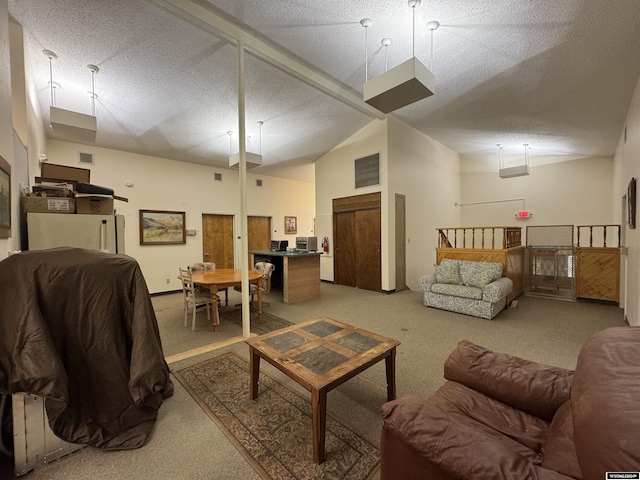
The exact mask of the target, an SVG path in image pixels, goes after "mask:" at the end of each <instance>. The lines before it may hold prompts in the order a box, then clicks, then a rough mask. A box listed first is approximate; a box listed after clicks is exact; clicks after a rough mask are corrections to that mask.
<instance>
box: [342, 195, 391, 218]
mask: <svg viewBox="0 0 640 480" xmlns="http://www.w3.org/2000/svg"><path fill="white" fill-rule="evenodd" d="M381 201H382V196H381V194H380V192H376V193H367V194H365V195H355V196H353V197H343V198H334V199H333V213H337V212H349V211H355V210H365V209H369V208H380V205H381Z"/></svg>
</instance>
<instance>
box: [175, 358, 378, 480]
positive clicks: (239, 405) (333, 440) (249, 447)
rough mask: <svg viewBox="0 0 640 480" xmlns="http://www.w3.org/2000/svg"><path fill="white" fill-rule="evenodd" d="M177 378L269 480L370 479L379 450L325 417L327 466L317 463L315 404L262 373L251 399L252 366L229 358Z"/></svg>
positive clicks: (203, 364) (182, 372) (192, 368)
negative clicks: (256, 389) (313, 412)
mask: <svg viewBox="0 0 640 480" xmlns="http://www.w3.org/2000/svg"><path fill="white" fill-rule="evenodd" d="M173 374H174V375H175V377H176V378H177V379H178V380H179V381H180V383H181V384H182V385H183V386H184V387H185V389H186V390H187V391H188V392H189V393H190V394H191V396H192V397H193V398H194V399H195V400H196V402H197V403H198V404H199V405H200V406H201V407H202V408H203V410H205V412H206V413H207V414H208V415H209V417H210V418H211V419H212V420H213V421H214V422H215V423H216V424H217V425H218V426H219V427H220V429H221V430H222V431H223V432H224V433H225V435H226V436H227V437H228V438H229V440H231V442H232V443H233V444H234V445H235V446H236V448H238V450H239V451H240V452H241V453H242V455H243V456H244V457H245V458H246V459H247V461H248V462H249V463H250V465H252V466H253V467H254V468H255V469H256V471H257V472H258V474H259V475H260V476H261V477H262V478H265V479H300V480H302V479H313V478H323V479H336V480H337V479H351V480H357V479H369V478H371V477H372V476H373V475H375V474H376V473H377V471H378V467H379V461H380V460H379V451H378V449H377V448H376V447H375V446H373V445H372V444H370V443H369V442H367V441H366V440H365V439H363V438H362V437H360V436H359V435H358V434H356V433H355V432H354V431H352V430H351V429H350V428H349V427H348V426H346V425H343V424H342V423H340V422H339V421H337V420H335V419H334V418H332V417H331V415H328V416H327V434H326V460H325V461H324V462H323V463H322V464H320V465H316V464H315V463H314V462H313V450H312V443H311V440H312V433H311V404H310V401H309V399H308V398H303V397H301V396H300V395H298V394H297V393H295V392H293V391H291V390H289V389H288V388H287V387H285V386H283V385H282V384H280V383H278V382H277V381H275V380H274V379H272V378H271V377H269V376H268V375H265V374H264V373H260V380H259V382H260V383H259V395H258V398H257V399H256V400H255V401H254V400H251V399H250V398H249V364H248V363H247V361H246V360H244V359H242V358H240V357H238V356H237V355H235V354H234V353H226V354H223V355H220V356H218V357H214V358H211V359H208V360H205V361H203V362H200V363H197V364H195V365H191V366H189V367H185V368H183V369H181V370H178V371H174V372H173Z"/></svg>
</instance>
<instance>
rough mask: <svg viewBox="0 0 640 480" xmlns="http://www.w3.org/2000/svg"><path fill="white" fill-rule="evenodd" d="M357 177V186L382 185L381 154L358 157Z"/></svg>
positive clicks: (356, 162) (356, 163)
mask: <svg viewBox="0 0 640 480" xmlns="http://www.w3.org/2000/svg"><path fill="white" fill-rule="evenodd" d="M355 179H356V188H362V187H369V186H371V185H380V154H378V153H376V154H373V155H369V156H368V157H362V158H358V159H356V161H355Z"/></svg>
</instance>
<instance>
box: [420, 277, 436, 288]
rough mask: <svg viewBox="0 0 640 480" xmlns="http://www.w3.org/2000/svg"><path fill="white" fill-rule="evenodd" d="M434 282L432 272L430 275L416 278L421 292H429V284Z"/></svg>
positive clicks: (434, 278)
mask: <svg viewBox="0 0 640 480" xmlns="http://www.w3.org/2000/svg"><path fill="white" fill-rule="evenodd" d="M434 283H436V274H435V273H432V274H431V275H423V276H422V277H420V278H419V279H418V286H419V287H420V290H422V291H423V292H430V291H431V285H433V284H434Z"/></svg>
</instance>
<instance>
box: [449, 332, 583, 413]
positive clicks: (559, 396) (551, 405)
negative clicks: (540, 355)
mask: <svg viewBox="0 0 640 480" xmlns="http://www.w3.org/2000/svg"><path fill="white" fill-rule="evenodd" d="M444 377H445V378H446V379H447V380H453V381H455V382H458V383H462V384H463V385H466V386H467V387H469V388H471V389H473V390H477V391H479V392H481V393H484V394H485V395H487V396H489V397H492V398H495V399H496V400H499V401H500V402H502V403H506V404H507V405H510V406H512V407H515V408H518V409H520V410H524V411H525V412H528V413H530V414H532V415H535V416H537V417H540V418H542V419H544V420H547V421H551V420H552V419H553V416H554V414H555V413H556V410H557V409H558V408H559V407H560V405H562V404H563V403H564V402H566V401H567V400H568V399H569V394H570V388H571V380H572V378H573V372H572V371H571V370H566V369H564V368H560V367H553V366H549V365H542V364H539V363H536V362H531V361H529V360H525V359H523V358H519V357H516V356H513V355H509V354H506V353H497V352H492V351H491V350H488V349H486V348H484V347H481V346H479V345H476V344H474V343H472V342H470V341H468V340H462V341H461V342H459V343H458V346H457V348H456V349H455V350H454V351H453V352H452V353H451V355H449V358H447V360H446V361H445V364H444Z"/></svg>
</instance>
